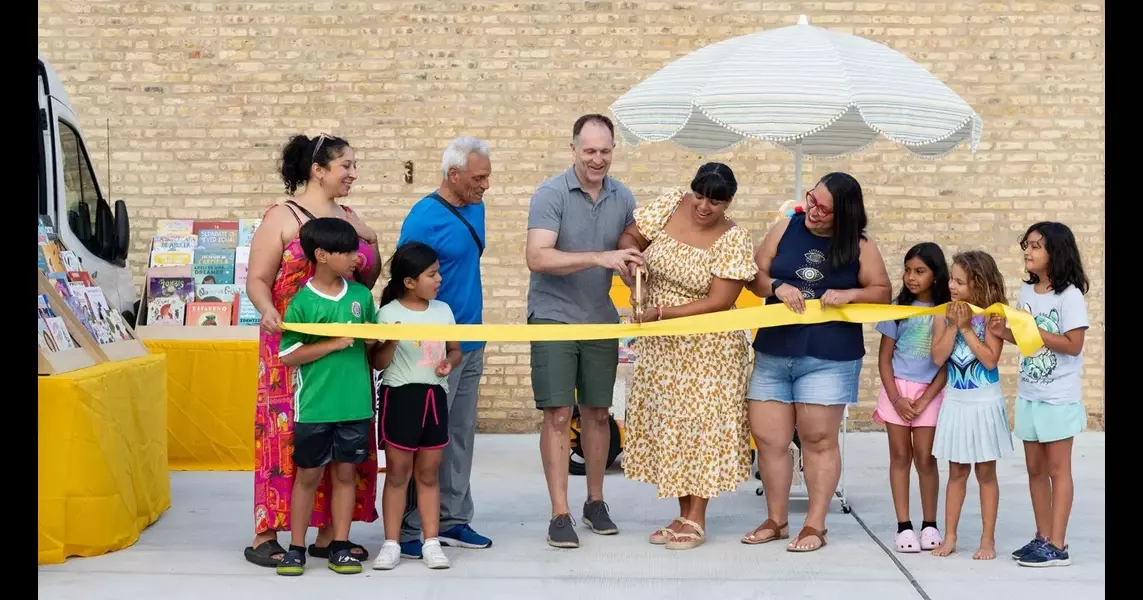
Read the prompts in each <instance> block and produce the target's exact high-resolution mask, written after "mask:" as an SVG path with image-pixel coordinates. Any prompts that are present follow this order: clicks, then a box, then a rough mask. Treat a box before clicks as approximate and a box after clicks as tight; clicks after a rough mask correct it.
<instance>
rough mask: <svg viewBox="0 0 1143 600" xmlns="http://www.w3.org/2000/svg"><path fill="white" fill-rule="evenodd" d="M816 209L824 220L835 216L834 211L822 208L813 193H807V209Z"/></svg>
mask: <svg viewBox="0 0 1143 600" xmlns="http://www.w3.org/2000/svg"><path fill="white" fill-rule="evenodd" d="M814 208H816V209H818V214H819V215H821V216H822V218H823V219H824V218H826V217H828V216H830V215H832V214H833V210H832V209H829V208H826V207H824V206H822V204H821V202H818V199H817V198H816V197H815V196H814V193H813V191H809V192H806V209H807V210H809V209H814Z"/></svg>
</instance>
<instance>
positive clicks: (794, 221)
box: [742, 173, 891, 552]
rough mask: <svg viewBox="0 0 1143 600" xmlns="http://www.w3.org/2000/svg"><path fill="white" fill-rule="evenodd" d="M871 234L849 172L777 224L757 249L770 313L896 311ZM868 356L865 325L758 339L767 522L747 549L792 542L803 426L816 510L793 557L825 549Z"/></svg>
mask: <svg viewBox="0 0 1143 600" xmlns="http://www.w3.org/2000/svg"><path fill="white" fill-rule="evenodd" d="M865 226H866V216H865V202H864V199H863V197H862V194H861V185H860V184H859V183H858V182H857V180H856V179H854V178H853V177H852V176H850V175H848V174H846V173H830V174H829V175H826V176H825V177H823V178H822V179H821V181H819V182H818V183H817V185H816V186H814V188H813V189H812V190H810V191H809V192H807V193H806V205H805V213H803V214H796V215H794V217H793V218H791V219H789V220H783V221H782V222H779V223H778V224H776V225H775V226H774V227H772V228H771V229H770V231H769V232H768V233H767V234H766V238H765V239H764V240H763V241H762V244H761V245H760V246H758V249H757V250H756V251H755V254H754V259H755V261H756V262H757V263H758V275H757V277H755V279H754V281H753V282H752V283H751V291H753V292H754V293H755V294H757V295H758V296H759V297H760V298H765V299H766V304H775V303H778V302H781V303H783V304H785V305H786V306H787V307H789V308H790V310H792V311H794V312H797V313H801V312H803V311H804V310H805V301H806V300H813V299H817V300H821V303H822V307H823V308H824V307H831V306H840V305H843V304H850V303H860V304H887V303H888V302H889V296H890V293H891V287H890V284H889V275H888V273H886V271H885V263H884V261H883V260H882V259H881V253H880V252H879V251H878V250H877V246H876V244H874V243H873V241H872V240H870V239H869V238H868V236H867V235H866V234H865ZM864 356H865V340H864V336H863V335H862V329H861V325H860V324H858V323H836V322H834V323H821V324H817V325H788V326H784V327H773V328H765V329H759V330H758V336H757V337H756V338H755V340H754V373H753V374H752V375H751V377H750V389H749V390H748V391H747V393H746V398H747V399H748V400H752V401H753V402H750V403H749V405H750V407H749V411H750V413H749V414H750V427H751V430H752V431H753V434H754V439H755V441H756V442H757V444H758V466H759V471H761V475H762V484H763V486H765V489H766V509H767V513H768V514H767V519H766V521H765V522H763V523H762V524H761V525H759V526H758V527H757V528H756V529H755V530H754V531H752V532H750V533H749V534H747V535H746V537H745V538H743V540H742V541H743V542H746V543H748V544H761V543H765V542H770V541H774V540H778V539H786V538H788V537H789V535H790V533H789V522H788V517H789V503H790V483H791V475H792V472H793V466H792V465H791V464H790V453H789V446H790V442H791V441H792V440H793V437H794V423H795V422H797V424H798V437H799V439H800V440H801V442H802V456H803V464H804V465H805V469H804V471H805V477H806V487H807V489H808V490H809V496H810V506H809V510H808V511H807V514H806V521H805V524H804V526H803V527H802V529H801V531H799V532H798V535H797V536H795V538H794V540H793V541H792V542H790V544H789V546H787V548H786V549H787V550H789V551H791V552H811V551H813V550H817V549H818V548H820V547H822V546H824V545H825V543H826V527H825V517H826V512H827V511H828V510H829V504H830V500H831V498H832V497H833V495H834V492H835V491H836V490H837V483H838V479H839V478H840V476H841V453H840V451H839V448H838V429H839V427H840V426H841V419H842V415H843V414H844V409H845V407H846V406H847V405H850V404H854V403H856V402H857V383H858V375H859V373H860V372H861V361H862V358H863V357H864Z"/></svg>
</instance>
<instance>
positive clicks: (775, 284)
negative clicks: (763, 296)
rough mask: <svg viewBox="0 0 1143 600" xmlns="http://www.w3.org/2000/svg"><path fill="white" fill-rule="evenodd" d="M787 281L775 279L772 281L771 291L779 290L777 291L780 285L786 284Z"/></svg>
mask: <svg viewBox="0 0 1143 600" xmlns="http://www.w3.org/2000/svg"><path fill="white" fill-rule="evenodd" d="M785 283H786V282H785V281H782V280H781V279H775V280H773V281H771V282H770V292H771V293H773V292H777V291H778V286H781V285H783V284H785Z"/></svg>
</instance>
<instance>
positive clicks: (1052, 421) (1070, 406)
mask: <svg viewBox="0 0 1143 600" xmlns="http://www.w3.org/2000/svg"><path fill="white" fill-rule="evenodd" d="M1020 249H1021V250H1023V252H1024V269H1025V270H1026V271H1027V272H1028V279H1027V280H1026V281H1025V282H1024V285H1023V286H1021V288H1020V297H1019V299H1018V300H1017V308H1019V309H1020V310H1023V311H1025V312H1027V313H1030V314H1031V315H1032V316H1033V317H1034V318H1035V320H1036V326H1037V327H1038V328H1039V333H1040V338H1041V339H1042V340H1043V341H1044V347H1043V348H1041V349H1040V350H1039V351H1038V352H1036V353H1035V354H1033V355H1032V356H1025V357H1024V358H1023V360H1021V361H1020V383H1019V387H1018V388H1017V396H1016V419H1015V421H1016V422H1015V427H1014V428H1013V429H1014V432H1015V434H1016V437H1018V438H1020V439H1021V440H1023V441H1024V458H1025V462H1026V463H1027V466H1028V488H1029V492H1030V493H1031V495H1032V513H1033V514H1034V515H1035V520H1036V535H1035V537H1033V538H1032V541H1030V542H1028V543H1027V544H1025V545H1024V546H1023V547H1021V548H1020V549H1018V550H1016V551H1015V552H1013V553H1012V558H1014V559H1016V561H1017V562H1018V563H1019V564H1020V565H1021V566H1025V567H1058V566H1066V565H1069V564H1071V556H1070V555H1069V554H1068V546H1067V543H1066V541H1065V538H1064V534H1065V532H1066V530H1067V525H1068V519H1069V517H1070V516H1071V509H1072V489H1073V488H1072V440H1073V439H1074V438H1075V435H1076V434H1077V433H1079V432H1080V431H1083V428H1084V427H1085V426H1086V425H1087V411H1086V410H1085V409H1084V404H1083V382H1082V380H1081V378H1080V377H1081V373H1082V371H1083V346H1084V333H1085V332H1086V331H1087V329H1088V316H1087V304H1086V302H1084V294H1085V293H1087V290H1088V280H1087V275H1085V274H1084V270H1083V261H1082V260H1081V258H1080V251H1079V246H1078V245H1077V244H1076V238H1075V236H1074V235H1073V234H1072V231H1071V229H1069V228H1068V226H1067V225H1064V224H1063V223H1053V222H1041V223H1036V224H1035V225H1032V226H1031V227H1029V228H1028V231H1027V232H1025V233H1024V235H1023V236H1021V238H1020ZM989 325H990V326H991V327H993V328H994V329H995V330H996V331H997V333H999V334H1000V335H1002V336H1003V337H1004V338H1005V339H1006V340H1007V341H1008V342H1012V343H1015V340H1014V339H1013V338H1012V332H1011V330H1009V329H1008V328H1007V327H1005V324H1004V321H1003V319H1001V318H999V317H994V318H993V319H992V321H991V322H990V324H989Z"/></svg>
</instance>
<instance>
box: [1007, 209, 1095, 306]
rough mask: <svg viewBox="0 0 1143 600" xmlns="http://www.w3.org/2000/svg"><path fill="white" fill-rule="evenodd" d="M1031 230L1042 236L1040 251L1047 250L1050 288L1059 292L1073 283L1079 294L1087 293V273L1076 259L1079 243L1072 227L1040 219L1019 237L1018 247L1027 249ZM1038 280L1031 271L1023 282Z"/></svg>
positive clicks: (1035, 282) (1032, 282)
mask: <svg viewBox="0 0 1143 600" xmlns="http://www.w3.org/2000/svg"><path fill="white" fill-rule="evenodd" d="M1033 231H1038V232H1040V235H1042V236H1044V250H1046V251H1047V252H1048V283H1050V284H1051V285H1052V291H1053V292H1055V293H1057V294H1062V293H1064V290H1066V289H1068V286H1069V285H1074V286H1076V289H1077V290H1079V291H1080V292H1081V293H1083V294H1087V289H1088V281H1087V275H1086V274H1084V272H1083V260H1081V259H1080V251H1079V245H1078V244H1076V236H1075V235H1073V234H1072V230H1071V229H1069V228H1068V226H1067V225H1064V224H1063V223H1056V222H1054V221H1041V222H1039V223H1036V224H1034V225H1032V226H1031V227H1029V228H1028V231H1026V232H1024V235H1022V236H1020V248H1021V249H1026V248H1027V246H1028V236H1029V235H1031V234H1032V232H1033ZM1039 282H1040V276H1039V275H1036V274H1035V273H1028V279H1026V280H1024V283H1030V284H1032V285H1036V284H1037V283H1039Z"/></svg>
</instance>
